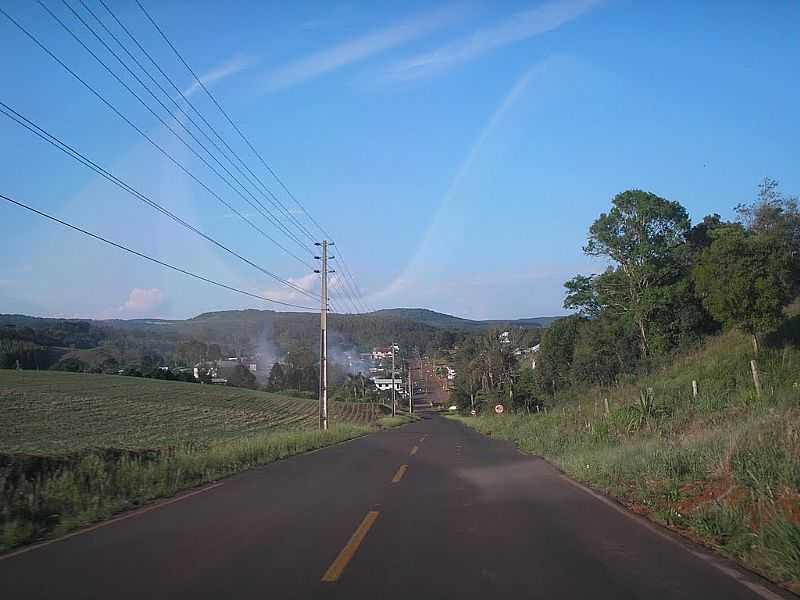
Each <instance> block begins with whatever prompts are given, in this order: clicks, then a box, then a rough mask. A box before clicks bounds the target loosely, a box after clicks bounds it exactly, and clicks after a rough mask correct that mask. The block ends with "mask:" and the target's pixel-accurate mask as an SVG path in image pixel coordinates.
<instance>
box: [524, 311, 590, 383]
mask: <svg viewBox="0 0 800 600" xmlns="http://www.w3.org/2000/svg"><path fill="white" fill-rule="evenodd" d="M585 321H586V320H585V319H584V318H582V317H578V316H572V317H565V318H563V319H558V320H557V321H554V322H553V323H552V324H551V325H550V327H548V329H547V331H545V332H544V335H543V336H542V342H541V344H540V350H539V354H538V355H537V357H536V374H537V378H538V382H539V386H540V388H541V392H542V393H543V394H547V395H553V396H554V395H555V393H556V390H559V389H562V388H565V387H567V386H568V385H569V372H570V367H571V365H572V359H573V356H574V354H575V341H576V340H577V338H578V331H579V330H580V328H581V326H582V325H583V323H584V322H585Z"/></svg>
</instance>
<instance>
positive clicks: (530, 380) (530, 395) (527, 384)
mask: <svg viewBox="0 0 800 600" xmlns="http://www.w3.org/2000/svg"><path fill="white" fill-rule="evenodd" d="M538 393H539V390H538V386H537V382H536V371H534V370H533V369H531V368H530V367H524V368H522V369H521V370H520V371H519V374H518V375H517V379H516V381H515V382H514V404H515V405H517V406H520V407H523V408H525V410H526V411H527V412H530V411H531V408H535V407H536V406H540V405H541V402H538V401H537V398H538V395H539V394H538Z"/></svg>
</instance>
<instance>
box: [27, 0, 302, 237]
mask: <svg viewBox="0 0 800 600" xmlns="http://www.w3.org/2000/svg"><path fill="white" fill-rule="evenodd" d="M78 1H79V2H80V3H81V5H82V6H83V7H84V9H85V10H86V11H87V12H88V13H89V14H90V15H92V17H93V18H94V19H95V20H96V21H97V22H98V23H99V24H100V26H101V27H102V28H103V29H104V30H105V32H106V33H107V34H108V35H109V36H111V38H112V39H114V41H116V43H117V44H118V45H119V46H120V47H121V48H122V49H123V50H124V51H125V52H126V53H127V54H128V56H129V57H130V58H131V59H132V60H133V62H134V63H135V64H136V65H137V66H138V67H139V68H140V69H142V71H144V72H145V74H146V75H149V73H148V72H147V71H146V70H145V69H144V67H143V66H142V64H141V63H140V62H139V60H138V59H137V58H136V57H135V56H133V55H132V54H131V53H130V51H128V49H127V48H126V47H125V45H124V44H122V42H120V40H119V38H117V36H115V35H114V33H113V32H112V31H111V30H109V29H108V27H106V24H105V23H104V22H103V21H102V20H101V19H100V18H99V17H98V16H97V15H96V14H95V12H94V11H93V10H92V9H91V8H90V7H89V6H87V5H86V3H85V2H84V0H78ZM62 2H63V3H64V5H65V6H66V7H67V8H68V9H69V10H70V12H71V13H72V14H73V15H75V17H76V18H77V19H78V20H79V21H80V22H81V23H82V24H83V26H84V27H86V29H88V30H89V32H90V33H91V34H92V35H93V36H94V37H95V38H96V39H97V40H98V41H99V42H100V43H101V44H102V45H103V47H104V48H105V49H106V50H107V51H108V52H109V53H110V54H111V55H112V56H113V57H114V58H116V59H117V62H119V63H120V64H121V65H122V66H123V68H124V69H125V70H126V71H127V72H128V73H129V74H130V75H131V77H133V78H134V79H135V80H136V81H137V83H139V85H141V86H142V87H143V88H144V89H145V91H147V93H148V94H150V96H151V97H152V98H153V99H154V100H155V101H156V102H157V103H158V104H159V105H160V106H161V108H162V109H163V110H165V111H166V112H167V114H169V115H170V116H171V117H172V118H173V119H175V122H176V123H177V124H178V125H179V126H180V127H181V128H182V129H183V130H184V131H185V132H186V133H187V134H189V136H190V137H191V138H192V139H193V140H194V141H195V143H196V144H197V145H199V146H200V147H201V148H202V149H203V150H204V151H205V152H206V154H208V156H209V157H211V159H212V160H213V161H214V162H215V163H216V164H217V165H219V167H220V168H221V169H223V170H224V171H225V173H226V174H227V175H228V177H230V178H231V179H233V181H234V182H236V184H237V185H238V186H239V187H241V189H242V190H243V191H244V192H245V193H246V194H247V195H248V196H250V198H252V199H253V200H254V201H255V202H256V203H257V204H258V207H260V208H261V209H263V211H266V213H267V214H264V212H263V211H261V210H259V213H260V214H261V215H262V216H263V217H264V218H265V219H267V220H268V221H269V222H270V223H272V224H273V225H275V226H277V227H278V228H279V229H280V230H281V231H282V232H283V233H284V234H285V235H286V236H287V237H289V238H291V239H292V240H293V241H294V242H296V243H297V244H298V245H299V246H300V247H301V248H303V249H304V250H306V251H308V252H310V249H309V248H308V247H307V246H306V245H305V244H304V243H303V242H302V241H301V240H300V239H299V238H298V237H297V236H296V235H295V234H294V233H293V232H292V231H290V230H289V229H288V228H287V227H286V226H285V225H284V224H283V223H282V222H281V221H280V219H279V218H277V217H276V216H275V215H273V214H272V212H271V211H270V210H269V209H268V208H267V207H266V206H264V204H263V203H262V202H261V201H260V200H259V199H258V198H256V197H255V196H254V195H253V193H252V192H251V191H250V190H249V189H248V188H247V186H245V185H244V184H243V183H242V182H241V181H239V179H238V178H237V177H236V176H235V175H234V174H233V173H231V172H230V170H228V168H227V167H226V166H225V165H223V164H222V163H221V162H220V161H219V159H218V158H217V157H216V155H215V154H214V153H212V152H211V151H210V150H209V149H208V148H207V147H206V146H205V144H203V142H201V141H200V140H199V139H197V136H195V135H194V133H192V131H191V130H190V129H189V128H188V127H186V125H184V123H183V122H182V121H181V119H180V118H178V116H177V115H176V114H175V113H173V112H172V110H171V109H170V108H168V107H167V106H166V105H165V104H164V103H163V102H162V101H161V100H160V99H159V97H158V96H157V95H156V94H155V93H154V92H153V90H152V89H151V88H150V87H149V86H148V85H147V84H145V83H144V82H143V81H142V80H141V79H140V78H139V77H138V76H137V75H136V73H134V72H133V70H132V69H131V68H130V67H129V66H128V65H127V64H126V63H125V61H123V60H122V59H121V58H120V57H119V55H118V54H117V53H116V52H114V50H112V49H111V48H110V47H109V46H108V44H107V43H106V42H105V40H103V38H101V37H100V35H98V33H97V32H96V31H95V29H94V28H93V27H92V26H91V25H89V24H88V23H87V22H86V21H85V20H84V19H83V17H81V16H80V15H79V14H78V13H77V11H76V10H75V9H74V8H73V7H72V6H71V5H70V4H69V3H68V2H67V0H62ZM40 3H41V0H40ZM84 47H85V46H84ZM96 58H97V57H96ZM98 61H99V59H98ZM99 62H100V63H101V64H102V65H103V66H104V67H105V68H106V69H108V67H107V66H106V65H105V64H104V63H102V61H99ZM151 79H152V77H151ZM153 81H154V82H155V80H153ZM155 84H156V86H157V87H158V88H159V89H160V90H161V91H162V93H164V94H165V95H167V97H168V98H170V96H169V95H168V94H167V93H166V91H165V90H164V88H163V87H162V86H161V85H159V84H158V82H155ZM137 99H138V98H137ZM170 99H171V98H170ZM140 102H142V101H141V100H140ZM176 104H177V103H176ZM179 110H180V107H179ZM151 112H152V111H151ZM154 114H155V113H154ZM184 115H186V113H185V111H184ZM186 116H187V117H188V116H189V115H186ZM189 118H190V119H191V117H189ZM162 123H164V122H163V121H162ZM192 123H193V124H194V125H195V127H197V124H196V123H194V121H193V120H192ZM164 124H165V126H166V123H164ZM169 129H170V131H171V132H172V133H173V135H175V136H176V137H178V139H180V140H181V141H182V142H183V143H184V144H185V145H187V146H188V142H186V141H185V140H184V139H183V138H181V137H180V136H178V134H177V133H176V132H175V131H174V130H172V128H169ZM206 137H208V136H206ZM212 144H213V140H212ZM215 146H216V148H217V151H218V152H220V153H222V151H221V149H220V148H219V146H217V145H216V144H215ZM222 156H223V157H224V158H226V159H227V157H226V155H225V154H222ZM228 161H229V162H231V161H230V159H228ZM231 164H232V165H233V166H234V168H237V166H236V165H235V163H232V162H231ZM207 166H209V168H211V167H210V165H207ZM239 172H240V173H241V174H242V176H245V174H244V173H243V172H242V171H241V169H239ZM217 175H218V176H219V177H220V178H221V179H223V181H225V183H226V184H228V185H229V186H230V187H231V189H233V190H234V191H235V192H236V193H237V194H239V195H240V196H241V193H240V192H239V190H238V188H235V187H234V186H232V185H231V184H230V182H229V181H228V180H227V179H225V178H222V176H221V175H219V174H217ZM248 183H250V185H253V183H252V181H250V180H248ZM254 187H255V186H254ZM256 191H260V190H258V188H257V187H256ZM262 195H263V196H264V198H265V199H266V200H267V201H268V202H271V200H270V199H269V198H268V197H267V196H266V195H265V194H263V192H262ZM242 197H243V196H242ZM243 199H244V200H245V201H247V199H246V198H244V197H243ZM250 205H251V206H253V204H252V203H250ZM273 205H274V203H273ZM258 207H255V206H253V208H256V210H258Z"/></svg>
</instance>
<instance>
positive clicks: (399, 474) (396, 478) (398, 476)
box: [392, 465, 408, 483]
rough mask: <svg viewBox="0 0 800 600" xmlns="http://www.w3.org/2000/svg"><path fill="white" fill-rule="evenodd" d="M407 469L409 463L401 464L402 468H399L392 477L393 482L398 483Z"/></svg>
mask: <svg viewBox="0 0 800 600" xmlns="http://www.w3.org/2000/svg"><path fill="white" fill-rule="evenodd" d="M406 469H408V465H400V468H399V469H397V473H395V474H394V477H392V483H397V482H398V481H400V480H401V479H402V478H403V475H405V474H406Z"/></svg>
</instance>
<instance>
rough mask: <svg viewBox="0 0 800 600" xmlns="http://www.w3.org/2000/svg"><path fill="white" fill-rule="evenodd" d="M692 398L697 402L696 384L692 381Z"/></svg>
mask: <svg viewBox="0 0 800 600" xmlns="http://www.w3.org/2000/svg"><path fill="white" fill-rule="evenodd" d="M692 398H694V399H695V400H697V382H696V381H695V380H694V379H692Z"/></svg>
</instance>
